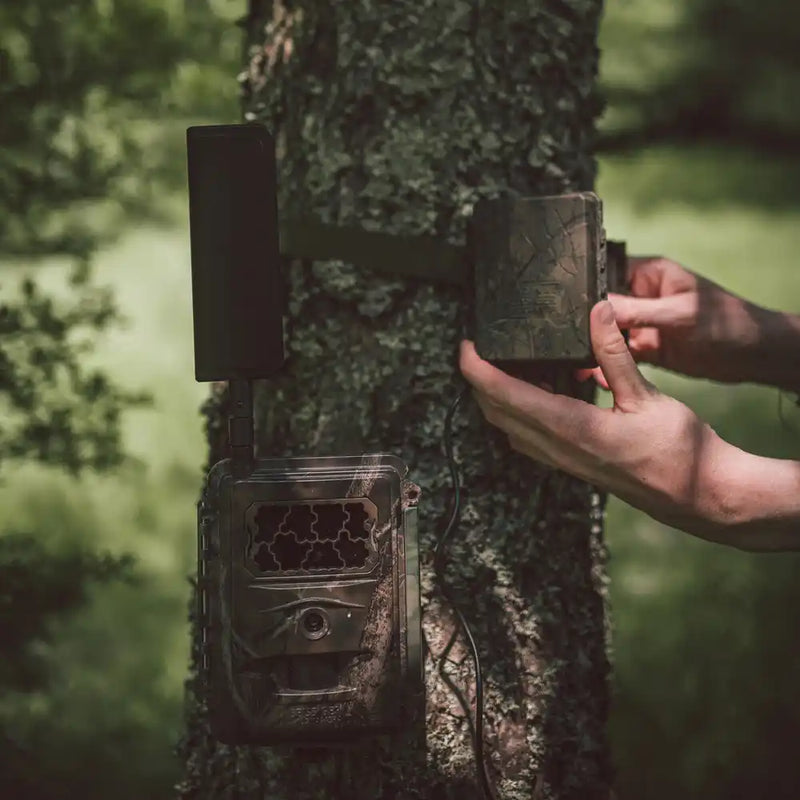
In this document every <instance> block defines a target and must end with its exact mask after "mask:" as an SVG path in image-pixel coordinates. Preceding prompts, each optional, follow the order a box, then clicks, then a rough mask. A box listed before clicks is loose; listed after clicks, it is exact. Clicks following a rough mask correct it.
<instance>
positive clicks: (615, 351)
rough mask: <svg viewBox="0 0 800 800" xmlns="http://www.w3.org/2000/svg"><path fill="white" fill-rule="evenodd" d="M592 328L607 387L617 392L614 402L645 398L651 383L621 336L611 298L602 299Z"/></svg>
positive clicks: (617, 403)
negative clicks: (638, 366)
mask: <svg viewBox="0 0 800 800" xmlns="http://www.w3.org/2000/svg"><path fill="white" fill-rule="evenodd" d="M589 322H590V326H591V331H592V349H593V350H594V356H595V358H596V359H597V363H598V364H599V366H600V368H601V369H602V370H603V375H605V378H606V380H607V381H608V387H609V389H611V391H612V392H613V393H614V402H615V404H616V405H618V406H624V404H625V403H626V402H635V401H637V400H642V399H644V398H645V397H648V396H649V395H650V384H649V383H648V382H647V381H646V380H645V379H644V377H643V376H642V373H641V372H639V370H638V369H637V367H636V363H635V362H634V360H633V356H632V355H631V353H630V350H628V346H627V345H626V344H625V339H623V338H622V333H621V332H620V330H619V328H618V327H617V323H616V320H615V319H614V309H613V307H612V306H611V303H609V302H608V300H601V301H600V302H599V303H598V304H597V305H596V306H595V307H594V308H593V309H592V313H591V316H590V318H589Z"/></svg>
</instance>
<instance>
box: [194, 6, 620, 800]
mask: <svg viewBox="0 0 800 800" xmlns="http://www.w3.org/2000/svg"><path fill="white" fill-rule="evenodd" d="M601 5H602V4H601V0H505V2H488V0H487V1H486V2H482V1H481V0H474V1H473V2H459V1H458V0H424V1H423V2H421V1H420V0H392V2H385V3H376V2H372V1H371V0H347V2H331V1H330V0H328V1H323V0H303V1H301V2H292V3H289V2H284V3H281V2H275V3H266V2H264V3H256V4H255V10H256V13H255V14H253V15H251V17H250V19H249V30H250V36H251V41H254V42H255V45H256V46H254V47H253V48H251V60H250V63H249V65H248V68H247V72H246V78H245V90H246V98H247V100H246V112H247V118H248V119H255V120H259V121H262V122H264V123H265V124H266V125H267V127H268V128H270V129H271V130H272V131H273V132H274V133H275V134H276V137H277V140H278V152H279V159H280V162H279V163H280V166H279V208H280V211H281V214H282V215H283V216H286V217H298V216H302V215H307V214H311V215H313V216H315V217H317V218H319V219H321V220H323V221H327V222H333V223H341V224H350V225H352V224H356V225H360V226H363V227H366V228H369V229H374V230H381V231H386V232H390V233H406V234H419V233H433V234H436V235H438V236H440V237H443V238H447V239H448V240H450V241H452V242H456V243H461V242H463V240H464V235H465V221H466V219H467V218H468V216H469V214H470V213H471V208H472V205H473V203H474V202H475V201H476V200H477V199H478V198H480V197H494V196H497V195H498V194H500V193H504V192H513V193H518V194H521V195H543V194H555V193H561V192H565V191H572V190H586V189H591V187H592V184H593V179H594V172H595V164H594V160H593V157H592V145H593V141H594V120H595V117H596V115H597V113H598V111H599V109H600V102H599V100H598V97H597V93H596V86H595V73H596V67H597V55H598V52H597V47H596V35H597V25H598V20H599V16H600V13H601ZM259 12H260V13H259ZM265 25H266V29H265ZM285 270H286V283H287V288H288V290H289V298H290V299H289V310H290V320H289V326H288V331H287V335H288V346H289V360H288V362H287V366H286V368H285V370H284V371H283V372H282V373H281V374H280V375H279V376H278V377H276V378H275V379H274V380H271V381H269V382H266V383H265V384H264V385H263V386H261V387H260V390H259V391H258V392H257V395H256V403H255V408H256V429H257V439H258V447H259V453H260V455H262V456H281V455H296V456H299V455H310V454H318V455H335V454H357V453H362V452H380V451H383V452H390V453H394V454H396V455H398V456H400V457H402V458H403V459H404V460H405V462H406V463H407V464H408V465H409V478H410V479H411V480H413V481H414V482H415V483H417V484H419V485H420V486H421V487H422V497H421V500H420V505H419V528H420V548H421V553H422V554H423V557H422V588H423V601H422V602H423V614H424V618H423V626H424V634H425V639H426V642H427V646H428V652H427V655H426V691H427V714H426V717H427V748H426V749H427V753H426V754H424V755H422V756H420V755H419V753H418V752H416V751H414V750H413V749H410V748H402V747H401V748H397V747H396V746H392V747H390V746H389V745H388V744H387V743H386V742H382V741H370V742H369V743H368V744H366V745H362V746H360V747H359V748H358V749H356V750H354V751H352V752H351V751H347V750H343V751H340V752H338V753H334V754H329V753H327V752H325V751H296V752H294V753H291V752H282V751H279V750H278V749H275V748H272V749H269V748H255V747H228V746H224V745H221V744H219V743H217V742H216V741H215V740H214V739H213V738H211V736H210V735H209V734H208V729H207V727H206V724H205V721H204V719H203V714H202V708H200V707H199V706H198V705H197V704H196V703H194V704H193V703H191V702H190V710H189V718H188V732H187V735H186V738H185V740H184V745H183V751H184V755H185V757H186V762H187V768H186V776H185V780H184V782H183V783H182V784H181V787H180V796H181V797H183V798H233V797H236V798H267V797H269V798H276V799H280V800H283V799H284V798H285V799H286V800H311V799H312V798H320V799H322V798H325V799H326V800H334V798H336V799H338V798H347V799H348V800H376V799H377V798H386V800H395V799H396V798H430V799H431V800H433V798H436V800H440V799H441V798H459V800H465V799H466V798H473V797H476V798H477V797H479V790H478V788H477V783H476V780H475V764H474V756H473V750H472V745H471V742H470V736H469V728H468V726H467V724H466V722H465V717H464V711H463V709H462V706H461V705H460V703H459V700H458V699H457V697H456V696H455V695H454V694H453V692H452V691H451V689H450V688H448V686H447V685H446V684H445V683H444V682H443V681H442V679H441V677H440V675H439V673H438V669H437V667H438V657H439V655H440V653H441V652H442V650H443V648H444V646H445V644H446V642H447V640H448V638H449V636H450V633H451V631H452V629H453V616H452V613H451V611H450V609H449V608H448V607H447V605H446V604H445V603H444V601H443V599H442V595H441V592H440V591H438V590H437V588H436V586H435V585H434V582H433V575H432V558H431V556H432V551H433V547H434V544H435V541H436V539H437V537H438V536H439V535H440V534H441V532H442V530H443V528H444V526H445V524H446V521H447V518H448V514H449V506H450V502H451V494H452V492H451V486H450V477H449V473H448V465H447V460H446V458H445V453H444V448H443V446H442V434H443V426H444V419H445V413H446V411H447V409H448V406H449V405H450V402H451V400H452V399H453V398H454V397H455V395H456V394H457V392H458V391H459V390H460V387H461V385H462V384H461V379H460V374H459V372H458V367H457V349H458V341H459V339H460V333H461V323H462V320H463V300H462V297H461V295H460V292H459V290H457V289H454V288H449V287H443V286H440V285H433V284H429V283H426V282H424V281H418V280H410V279H409V280H406V279H401V278H398V279H397V280H387V278H386V277H385V276H381V275H379V274H373V273H370V272H368V271H366V270H363V269H358V268H356V267H353V266H352V265H349V264H345V263H341V262H334V261H326V262H315V263H306V262H301V261H287V262H286V264H285ZM225 402H226V396H225V393H224V391H221V390H220V391H217V392H215V393H214V395H213V397H212V400H211V402H210V403H209V404H208V406H207V413H208V416H209V439H210V445H211V458H210V461H211V462H212V463H213V462H214V461H215V460H217V459H218V458H221V457H224V455H225V453H224V447H223V446H224V440H223V438H222V433H221V432H222V431H223V430H224V424H223V423H224V417H225V410H226V409H225ZM454 441H455V452H456V458H457V461H458V463H459V472H460V476H461V480H462V486H463V495H462V508H463V511H462V521H461V527H460V530H459V531H458V533H457V534H456V536H455V537H454V539H453V542H452V545H451V547H450V549H449V554H450V558H449V566H448V578H449V581H450V584H451V586H453V589H454V592H455V595H456V597H457V599H458V602H459V603H460V605H461V607H462V608H463V610H464V613H465V615H466V617H467V619H468V621H469V623H470V625H471V627H472V629H473V631H474V633H475V636H476V639H477V641H478V646H479V649H480V652H481V658H482V662H483V670H484V680H485V685H486V699H485V708H486V723H485V737H486V744H487V748H486V750H487V756H488V759H489V762H490V772H491V774H492V775H493V777H494V781H495V784H496V786H497V789H498V794H499V796H500V797H501V798H503V799H504V800H522V798H526V799H527V798H531V797H536V798H558V799H559V800H566V799H567V798H576V800H577V798H580V800H591V799H592V798H607V797H608V796H609V784H610V776H611V770H610V766H609V758H608V750H607V744H606V739H605V725H606V719H607V710H608V685H607V678H608V671H609V669H608V660H607V655H606V620H605V611H604V584H605V573H604V558H605V550H604V546H603V543H602V498H601V497H599V496H598V495H597V493H596V492H595V491H593V490H592V489H591V488H590V487H589V486H587V485H586V484H583V483H581V482H579V481H576V480H574V479H572V478H569V477H567V476H565V475H563V474H560V473H554V474H547V473H546V472H545V471H544V470H543V469H541V468H539V467H537V465H536V464H535V463H534V462H532V461H530V460H528V459H527V458H525V457H523V456H521V455H519V454H517V453H515V452H514V451H512V450H511V449H510V448H509V446H508V444H507V441H506V439H505V437H504V436H503V435H501V434H500V433H499V432H498V431H496V430H495V429H493V428H491V427H490V426H489V425H487V423H485V422H484V420H483V418H482V416H481V415H480V413H479V411H478V409H477V407H476V406H475V404H474V403H472V402H471V401H468V402H465V403H462V409H461V411H460V412H459V414H457V415H456V417H455V422H454ZM447 671H448V673H449V675H450V676H451V679H452V682H453V683H454V684H455V685H456V686H457V687H458V688H459V689H461V690H462V691H463V693H464V695H465V696H466V697H467V698H468V700H469V701H470V702H472V701H473V700H474V688H475V682H474V675H473V670H472V665H471V661H470V659H469V657H468V651H467V649H466V647H465V645H464V642H463V640H462V637H460V636H459V638H458V640H457V645H456V647H455V648H454V649H453V651H452V653H451V654H450V661H449V663H448V664H447ZM189 689H190V691H189V694H190V699H191V696H192V689H193V683H192V681H190V683H189Z"/></svg>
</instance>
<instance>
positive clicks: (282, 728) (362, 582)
mask: <svg viewBox="0 0 800 800" xmlns="http://www.w3.org/2000/svg"><path fill="white" fill-rule="evenodd" d="M187 146H188V164H189V200H190V224H191V239H192V245H191V246H192V298H193V307H194V338H195V373H196V377H197V379H198V380H229V381H230V402H231V409H232V410H231V416H230V420H229V438H230V444H231V458H229V459H225V460H223V461H220V462H219V463H218V464H216V465H215V466H214V467H213V468H212V469H211V472H210V473H209V475H208V478H207V481H206V485H205V488H204V490H203V493H202V499H201V501H200V503H199V505H198V550H199V552H198V599H199V603H198V622H199V626H200V631H201V638H202V647H201V660H202V663H201V671H202V677H203V682H204V686H205V688H206V692H205V693H206V700H207V704H208V710H209V719H210V723H211V729H212V732H213V733H214V734H215V735H216V736H217V737H218V738H219V739H221V740H222V741H224V742H228V743H244V742H249V743H256V744H283V743H287V744H292V743H294V744H313V745H318V744H329V743H336V744H339V743H342V742H343V741H347V740H353V739H357V738H359V737H364V736H371V735H375V734H380V733H397V732H402V731H406V730H409V729H411V728H412V727H413V726H415V725H416V724H417V723H419V722H420V721H421V720H422V718H423V712H424V693H423V681H422V652H421V644H420V640H421V631H420V613H419V560H418V553H417V533H416V504H417V499H418V496H419V489H418V487H416V486H415V485H414V484H413V483H411V482H410V481H408V480H407V479H406V471H407V470H406V467H405V465H404V464H403V462H402V461H401V460H400V459H399V458H398V457H396V456H393V455H389V454H383V453H381V454H374V455H372V454H366V455H357V456H329V457H312V456H307V457H297V458H255V456H254V450H253V418H252V395H251V388H250V383H249V381H250V380H251V379H254V378H269V377H270V376H272V375H274V374H275V373H276V371H278V370H279V369H280V367H281V365H282V363H283V359H284V348H283V338H282V325H281V322H282V314H283V308H284V305H283V303H284V299H283V295H282V287H281V282H280V271H279V257H280V256H279V250H278V227H277V209H276V177H275V176H276V170H275V155H274V142H273V140H272V138H271V137H270V135H269V134H268V133H267V131H266V130H265V129H264V128H263V127H261V126H258V125H235V126H210V127H200V128H190V129H189V130H188V132H187Z"/></svg>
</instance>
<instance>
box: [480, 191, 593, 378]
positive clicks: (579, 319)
mask: <svg viewBox="0 0 800 800" xmlns="http://www.w3.org/2000/svg"><path fill="white" fill-rule="evenodd" d="M471 239H472V247H473V256H474V260H475V278H474V279H475V346H476V349H477V351H478V353H479V355H480V356H481V357H482V358H484V359H486V360H487V361H491V362H493V363H495V364H497V365H498V366H500V367H505V366H510V367H513V365H514V362H532V361H535V362H539V363H542V362H550V363H570V364H574V365H576V366H589V365H592V364H593V363H594V358H593V355H592V347H591V342H590V338H589V312H590V311H591V308H592V306H593V305H594V304H595V303H596V302H597V301H598V300H600V299H602V298H604V297H605V296H606V251H605V232H604V230H603V218H602V203H601V202H600V200H599V198H598V197H597V196H596V195H595V194H593V193H592V192H580V193H575V194H566V195H559V196H553V197H528V198H514V197H503V198H499V199H494V200H481V201H479V202H478V203H477V204H476V206H475V210H474V215H473V218H472V227H471Z"/></svg>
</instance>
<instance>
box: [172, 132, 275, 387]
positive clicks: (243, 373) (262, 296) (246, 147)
mask: <svg viewBox="0 0 800 800" xmlns="http://www.w3.org/2000/svg"><path fill="white" fill-rule="evenodd" d="M186 144H187V154H188V165H189V221H190V229H191V242H192V305H193V310H194V358H195V377H196V378H197V380H198V381H215V380H230V379H249V378H266V377H269V376H270V375H272V374H274V373H275V372H276V371H277V370H278V369H280V367H281V366H282V364H283V361H284V350H283V319H282V318H283V314H284V307H285V306H284V302H285V301H284V291H283V285H282V280H281V273H280V255H279V250H278V214H277V189H276V166H275V143H274V140H273V138H272V136H271V135H270V134H269V132H268V131H267V129H266V128H264V127H263V126H262V125H207V126H200V127H192V128H189V129H188V130H187V131H186Z"/></svg>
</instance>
